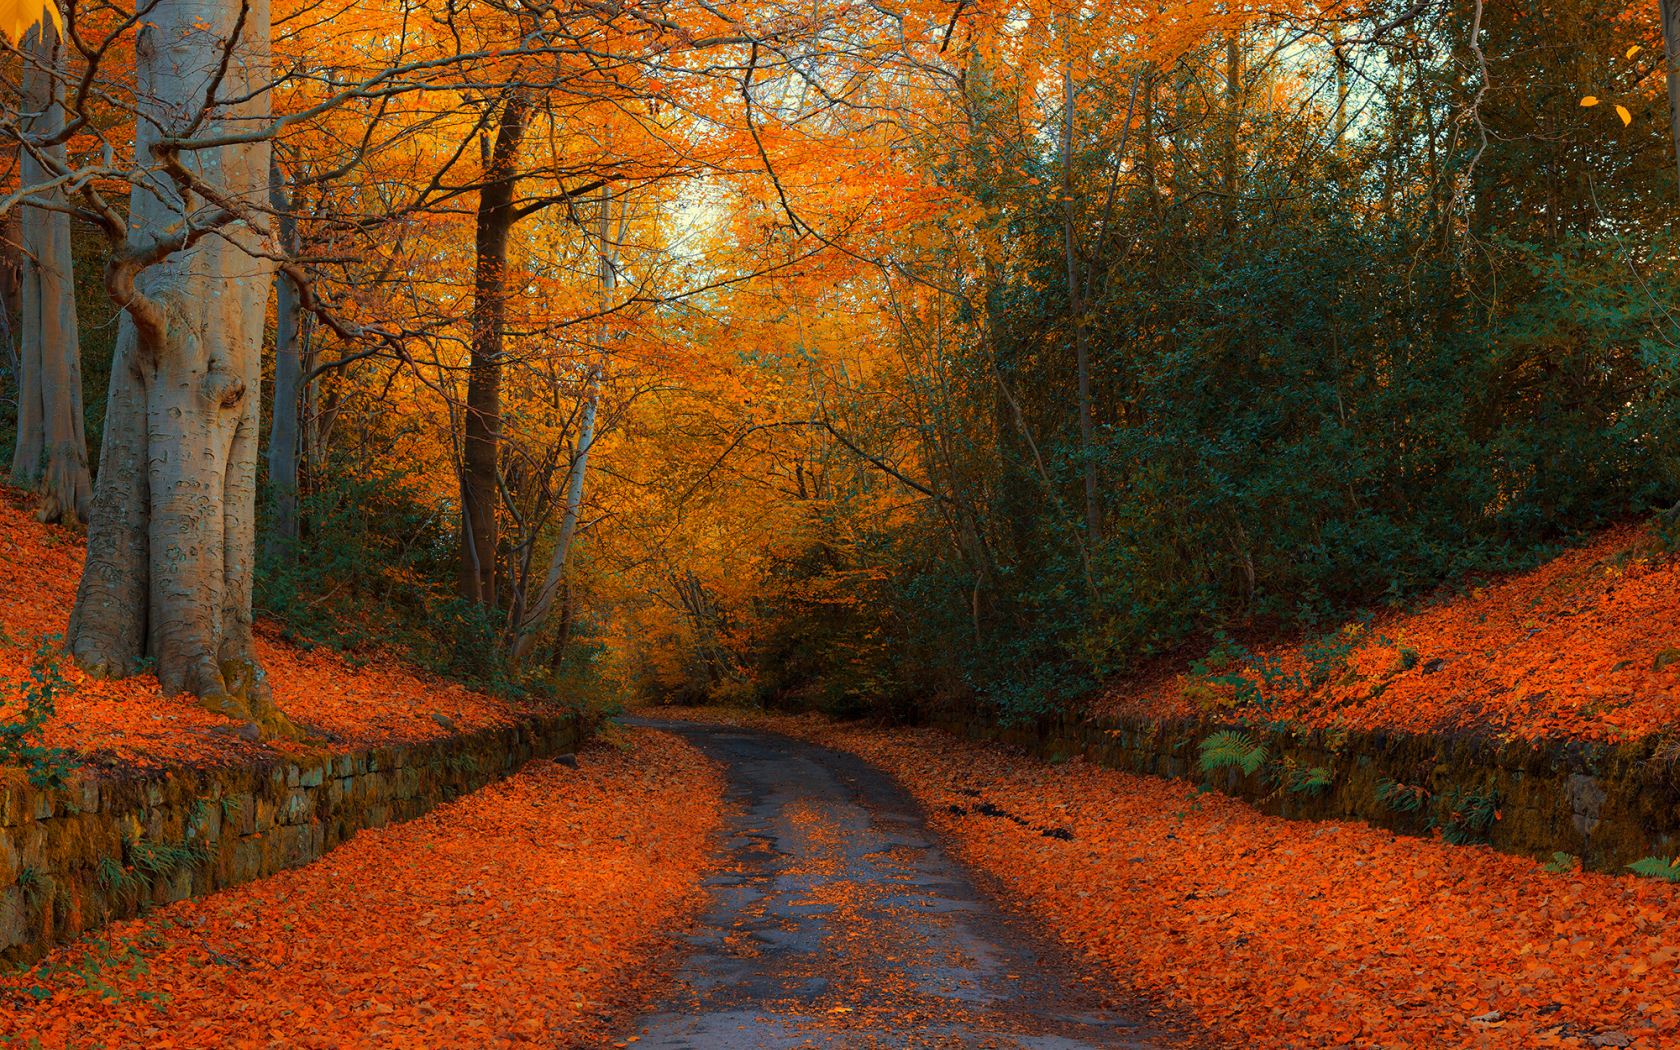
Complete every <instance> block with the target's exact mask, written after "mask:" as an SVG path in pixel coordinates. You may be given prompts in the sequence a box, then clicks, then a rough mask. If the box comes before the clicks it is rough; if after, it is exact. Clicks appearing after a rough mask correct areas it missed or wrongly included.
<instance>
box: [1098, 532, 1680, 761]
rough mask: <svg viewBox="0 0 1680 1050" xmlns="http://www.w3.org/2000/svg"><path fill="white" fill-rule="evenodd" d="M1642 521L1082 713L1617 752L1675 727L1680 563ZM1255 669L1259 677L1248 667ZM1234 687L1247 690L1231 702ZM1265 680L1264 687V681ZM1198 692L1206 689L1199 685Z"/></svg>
mask: <svg viewBox="0 0 1680 1050" xmlns="http://www.w3.org/2000/svg"><path fill="white" fill-rule="evenodd" d="M1668 548H1669V544H1668V543H1666V542H1664V540H1663V538H1662V537H1661V536H1660V535H1659V534H1656V533H1654V532H1653V531H1652V530H1651V529H1650V528H1649V527H1648V526H1646V525H1644V524H1629V525H1623V526H1619V527H1617V528H1613V529H1609V530H1607V531H1605V532H1603V533H1601V534H1599V535H1598V536H1597V537H1595V538H1594V539H1593V540H1592V541H1591V542H1589V543H1586V544H1585V545H1583V546H1581V547H1579V548H1577V549H1575V550H1572V551H1569V552H1567V553H1565V554H1563V555H1561V556H1559V557H1557V558H1555V559H1553V560H1552V561H1550V562H1548V563H1546V564H1545V565H1542V566H1540V567H1539V568H1537V569H1535V570H1534V571H1532V572H1526V573H1520V574H1515V575H1511V576H1505V577H1502V578H1498V579H1489V580H1486V581H1483V582H1482V583H1481V584H1479V585H1474V586H1470V587H1468V588H1466V589H1464V590H1463V591H1462V592H1461V593H1450V592H1442V593H1441V594H1440V595H1439V596H1437V598H1435V599H1434V600H1431V601H1427V602H1424V603H1423V604H1422V607H1421V608H1418V609H1416V610H1415V611H1399V610H1391V611H1388V612H1385V613H1383V614H1382V615H1379V616H1376V617H1373V618H1372V619H1371V620H1370V621H1369V622H1367V623H1363V624H1360V623H1353V624H1349V625H1347V626H1346V627H1344V628H1343V629H1342V630H1340V631H1336V632H1332V633H1331V634H1330V635H1328V636H1325V637H1320V638H1316V639H1310V640H1306V641H1297V642H1293V643H1288V644H1280V645H1272V646H1264V647H1260V648H1258V649H1257V650H1256V651H1255V652H1253V653H1246V654H1229V655H1230V656H1231V662H1228V663H1220V662H1218V661H1212V662H1210V663H1209V664H1208V665H1206V666H1205V670H1206V671H1207V674H1204V675H1202V676H1200V677H1201V680H1200V681H1198V680H1197V676H1195V675H1192V674H1188V673H1187V672H1189V671H1190V670H1191V669H1190V667H1189V666H1188V664H1189V662H1188V661H1187V660H1186V659H1184V658H1183V657H1182V656H1178V657H1162V658H1160V659H1158V660H1156V661H1155V662H1154V664H1153V665H1152V666H1151V668H1150V669H1148V670H1147V671H1146V672H1145V673H1143V674H1139V675H1136V676H1131V677H1127V678H1122V679H1118V680H1116V681H1114V682H1112V683H1110V684H1109V685H1108V686H1107V687H1105V689H1104V690H1103V691H1102V692H1101V694H1100V696H1099V698H1098V699H1097V700H1096V702H1095V703H1093V704H1092V705H1091V707H1092V711H1093V713H1099V714H1110V715H1121V716H1130V717H1134V718H1141V719H1144V720H1146V721H1162V720H1167V719H1181V718H1188V719H1196V718H1200V717H1204V716H1212V717H1215V718H1221V719H1230V718H1234V717H1237V716H1241V715H1251V716H1254V717H1261V718H1264V719H1266V720H1272V721H1289V722H1293V723H1295V724H1298V725H1303V726H1310V727H1315V728H1316V727H1323V728H1330V727H1338V728H1345V729H1352V730H1359V729H1366V730H1400V731H1409V732H1416V733H1443V732H1445V733H1462V732H1470V733H1473V734H1477V735H1482V736H1487V737H1500V738H1505V739H1541V738H1572V739H1580V740H1589V739H1590V740H1605V741H1611V742H1619V741H1623V740H1628V739H1633V738H1637V737H1640V736H1645V735H1648V734H1652V733H1656V732H1660V731H1664V730H1668V729H1672V728H1674V727H1675V726H1676V724H1677V722H1680V717H1677V716H1680V712H1677V703H1676V701H1677V699H1680V558H1677V557H1676V554H1675V551H1674V550H1672V549H1668ZM1262 664H1264V665H1267V671H1265V672H1262V671H1261V670H1260V666H1261V665H1262ZM1236 675H1241V676H1242V677H1243V678H1244V679H1245V680H1246V681H1247V682H1248V683H1249V687H1248V689H1247V690H1245V692H1247V695H1246V696H1239V695H1238V693H1239V690H1238V688H1237V686H1236V684H1235V683H1234V682H1231V681H1229V680H1227V681H1223V682H1222V681H1219V679H1220V678H1227V679H1228V678H1229V677H1234V676H1236ZM1268 678H1269V679H1270V680H1269V681H1268ZM1210 679H1211V680H1210Z"/></svg>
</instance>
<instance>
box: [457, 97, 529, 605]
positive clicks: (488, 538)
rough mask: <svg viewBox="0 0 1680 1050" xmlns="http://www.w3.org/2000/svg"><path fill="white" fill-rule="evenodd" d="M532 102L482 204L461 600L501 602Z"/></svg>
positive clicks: (500, 147)
mask: <svg viewBox="0 0 1680 1050" xmlns="http://www.w3.org/2000/svg"><path fill="white" fill-rule="evenodd" d="M526 105H527V102H526V100H525V98H524V97H523V96H522V95H519V94H517V93H515V94H512V95H509V96H508V99H507V101H506V102H505V103H504V104H503V106H502V116H501V120H500V121H499V122H498V126H497V128H496V145H495V148H494V150H492V151H491V154H490V156H489V158H488V160H489V163H488V164H487V165H486V169H487V170H486V171H485V175H484V177H485V182H486V185H485V187H484V189H483V190H482V191H480V193H479V198H478V228H477V232H476V236H475V244H474V247H475V251H476V259H475V265H476V267H477V274H476V281H475V285H474V289H473V311H472V351H471V352H472V358H471V361H470V362H469V364H468V368H467V413H466V434H465V440H464V441H463V442H462V446H463V447H462V468H461V570H460V586H461V597H463V598H465V599H466V600H467V601H469V602H482V603H484V604H487V605H494V604H495V603H496V538H497V535H496V500H497V492H496V458H497V455H498V454H499V453H500V451H501V441H502V333H503V330H504V328H505V326H506V323H507V257H508V235H509V234H510V233H511V232H512V230H513V224H514V222H516V221H517V220H518V215H517V214H516V213H515V211H514V207H513V197H514V191H515V189H516V188H517V187H518V183H519V179H518V176H517V175H516V174H515V172H514V166H515V161H516V160H517V158H518V155H519V148H520V145H521V143H522V142H523V141H524V138H525V111H526Z"/></svg>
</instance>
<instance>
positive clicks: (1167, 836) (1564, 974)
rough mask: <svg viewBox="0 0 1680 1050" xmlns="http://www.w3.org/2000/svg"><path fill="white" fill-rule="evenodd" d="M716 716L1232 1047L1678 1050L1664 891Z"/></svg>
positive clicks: (1357, 827)
mask: <svg viewBox="0 0 1680 1050" xmlns="http://www.w3.org/2000/svg"><path fill="white" fill-rule="evenodd" d="M659 717H665V718H669V717H692V718H696V719H700V720H710V721H715V720H718V719H719V718H720V712H719V711H717V710H715V709H713V710H696V711H693V712H683V711H680V710H676V709H669V708H662V709H660V711H659ZM722 717H723V719H724V720H732V721H740V722H746V723H749V724H752V725H755V726H759V727H762V728H768V729H774V730H777V731H780V732H784V733H788V734H789V735H793V736H799V737H802V738H804V739H808V740H812V741H814V742H817V743H821V744H824V745H826V746H829V747H834V748H838V749H841V750H847V751H851V752H853V753H856V754H858V755H861V756H862V757H864V758H866V759H867V760H869V761H870V762H871V763H873V764H875V765H876V766H878V767H880V768H882V769H884V770H886V771H888V772H890V773H891V774H893V775H894V776H896V777H898V778H899V779H900V780H901V781H902V782H903V783H904V784H905V785H906V786H907V787H908V788H909V789H910V790H911V791H912V792H913V793H914V794H915V795H916V797H917V798H918V800H919V801H920V802H921V803H922V805H923V807H924V809H925V811H926V812H927V814H928V820H929V824H930V825H931V826H932V827H933V828H934V829H935V830H937V831H938V832H939V833H940V834H941V836H942V837H943V838H944V840H945V841H946V843H947V844H948V846H950V847H952V848H954V849H955V851H956V852H957V854H958V855H959V856H961V857H962V858H963V859H964V860H965V861H966V862H968V863H969V864H970V865H972V866H973V867H974V868H976V869H977V870H979V871H980V872H982V873H984V874H985V875H986V876H988V877H989V878H990V879H991V880H992V882H993V884H994V885H995V886H996V887H998V889H999V890H1000V892H1001V893H1002V895H1003V896H1004V898H1005V899H1006V900H1007V901H1011V902H1013V903H1015V904H1017V905H1019V906H1020V907H1024V908H1026V909H1028V910H1029V911H1030V912H1031V913H1033V914H1034V915H1036V916H1037V917H1038V918H1040V919H1041V920H1042V921H1043V922H1044V923H1045V924H1046V925H1047V926H1049V927H1050V928H1051V929H1053V930H1054V931H1055V933H1056V934H1057V935H1058V936H1059V937H1061V938H1062V940H1063V941H1064V942H1066V943H1067V944H1068V945H1069V946H1070V947H1072V948H1073V949H1074V950H1076V951H1078V952H1080V953H1082V954H1084V955H1086V956H1087V957H1088V958H1089V959H1091V960H1092V961H1093V962H1095V963H1096V964H1097V965H1099V966H1106V967H1111V968H1112V971H1113V974H1114V979H1115V984H1116V986H1117V987H1118V988H1129V989H1136V990H1138V991H1141V992H1144V993H1146V994H1148V995H1150V996H1151V997H1153V998H1155V999H1156V1000H1157V1001H1158V1002H1159V1003H1160V1004H1161V1008H1162V1010H1163V1011H1169V1012H1172V1011H1176V1010H1178V1009H1188V1010H1189V1011H1190V1012H1191V1013H1192V1014H1193V1016H1194V1017H1195V1018H1196V1019H1197V1023H1198V1024H1200V1025H1201V1026H1203V1027H1205V1028H1206V1029H1207V1030H1209V1031H1210V1032H1211V1033H1213V1034H1214V1035H1215V1037H1216V1038H1218V1039H1220V1040H1222V1041H1224V1042H1225V1043H1226V1044H1228V1045H1231V1046H1244V1047H1271V1048H1288V1047H1317V1046H1345V1047H1384V1048H1390V1050H1393V1048H1399V1047H1417V1048H1422V1047H1483V1046H1487V1047H1513V1048H1514V1047H1531V1046H1578V1047H1592V1046H1597V1045H1631V1046H1635V1047H1658V1046H1673V1045H1677V1044H1680V972H1677V964H1680V940H1677V939H1676V938H1675V936H1674V934H1673V930H1674V929H1675V925H1676V923H1680V887H1675V886H1671V885H1669V884H1666V883H1662V882H1656V881H1651V880H1645V879H1639V878H1632V877H1626V878H1615V877H1610V876H1605V875H1595V874H1588V873H1582V872H1580V871H1579V870H1576V871H1574V872H1570V873H1564V874H1551V873H1548V872H1546V871H1544V870H1542V868H1541V866H1540V865H1539V864H1537V863H1535V862H1534V861H1531V860H1526V859H1523V858H1519V857H1509V856H1505V855H1503V854H1500V853H1496V852H1494V851H1493V850H1491V849H1489V848H1487V847H1484V846H1475V847H1457V846H1448V845H1445V844H1444V843H1442V842H1440V841H1439V840H1431V839H1421V838H1410V837H1406V836H1397V835H1394V834H1392V833H1390V832H1387V831H1383V830H1378V829H1373V828H1368V827H1366V826H1364V825H1363V824H1348V823H1341V822H1322V823H1316V822H1315V823H1306V822H1292V821H1286V820H1282V819H1280V818H1276V817H1270V816H1266V815H1265V814H1262V813H1259V812H1258V811H1256V810H1254V809H1251V808H1250V807H1248V806H1247V805H1245V804H1244V803H1242V802H1240V801H1238V800H1235V799H1231V798H1227V797H1225V796H1224V795H1221V794H1218V793H1210V794H1203V795H1198V794H1197V793H1196V792H1195V789H1194V788H1192V787H1190V786H1188V785H1186V784H1185V783H1184V782H1182V781H1164V780H1157V779H1153V778H1142V777H1135V776H1131V775H1129V774H1125V773H1119V772H1115V771H1113V770H1105V769H1099V768H1096V767H1093V766H1089V765H1087V764H1085V763H1082V762H1077V761H1075V762H1070V763H1065V764H1062V765H1056V766H1050V765H1046V764H1044V763H1042V762H1039V761H1038V760H1036V759H1033V758H1030V757H1026V756H1024V755H1021V754H1019V753H1016V752H1014V751H1013V750H1012V749H1008V748H1004V747H1000V746H997V745H992V744H979V743H972V742H967V741H959V740H956V739H954V738H952V737H950V736H948V735H946V734H944V733H940V732H937V731H928V730H903V729H900V730H881V729H872V728H866V727H863V726H860V725H856V724H852V725H837V726H829V725H826V724H824V723H822V722H820V721H819V720H816V719H814V718H786V717H783V718H755V717H746V716H741V715H739V713H736V714H734V715H729V714H723V715H722ZM982 805H989V806H990V807H992V808H995V809H996V810H999V811H1001V812H1000V813H999V814H998V815H993V816H987V815H985V814H983V813H981V812H980V807H981V806H982ZM953 807H955V809H953ZM957 810H961V811H962V812H961V813H960V814H959V813H958V812H957ZM1009 817H1014V818H1018V819H1008V818H1009ZM1044 829H1051V830H1054V829H1062V830H1065V831H1066V832H1067V833H1069V834H1070V835H1071V836H1072V837H1071V838H1070V839H1067V840H1065V841H1064V840H1062V839H1060V838H1057V837H1053V836H1050V835H1046V834H1045V833H1044ZM1623 1036H1625V1037H1626V1039H1627V1042H1626V1043H1625V1044H1624V1043H1622V1042H1621V1037H1623Z"/></svg>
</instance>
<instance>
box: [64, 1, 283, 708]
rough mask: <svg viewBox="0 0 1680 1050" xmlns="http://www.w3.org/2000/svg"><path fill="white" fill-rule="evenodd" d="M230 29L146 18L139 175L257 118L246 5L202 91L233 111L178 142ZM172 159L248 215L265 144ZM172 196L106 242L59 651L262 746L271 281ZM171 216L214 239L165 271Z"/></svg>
mask: <svg viewBox="0 0 1680 1050" xmlns="http://www.w3.org/2000/svg"><path fill="white" fill-rule="evenodd" d="M238 14H239V7H238V5H236V4H231V3H229V2H228V0H163V2H161V3H159V4H158V5H157V7H155V8H153V9H152V11H151V13H150V14H149V15H148V16H147V25H146V26H144V27H143V28H142V29H141V30H140V33H139V34H138V36H137V37H136V40H135V75H136V81H137V91H136V95H135V97H136V98H137V99H139V100H141V101H140V103H139V108H140V119H139V121H138V128H137V131H136V134H135V153H136V156H137V158H138V162H139V163H140V164H142V165H146V166H151V165H153V164H155V163H157V162H158V160H159V156H158V155H156V154H154V152H153V150H152V146H153V145H154V143H158V142H159V139H160V136H161V135H165V134H169V133H181V132H186V131H188V130H192V131H194V132H196V133H197V134H200V135H217V134H227V133H235V132H240V131H245V130H248V129H250V128H252V127H258V126H261V124H262V122H264V121H265V119H266V118H267V116H268V114H269V105H270V102H269V96H268V93H267V87H268V84H269V9H268V4H267V3H266V2H265V0H253V2H252V3H251V4H250V7H249V11H248V14H247V16H246V19H245V25H244V28H243V32H242V34H241V35H240V37H239V38H238V39H237V41H236V42H235V43H234V44H233V45H232V46H231V54H229V55H226V56H225V57H226V71H225V73H224V74H223V75H222V79H221V83H220V86H219V88H218V89H217V97H219V98H227V99H235V100H238V101H236V102H233V103H230V104H227V105H219V106H217V107H216V108H215V109H214V110H213V111H212V112H211V113H210V114H209V116H208V118H207V119H206V120H205V121H204V123H203V124H202V125H199V126H198V127H197V128H193V127H192V124H193V120H194V117H195V116H196V115H197V113H198V112H199V110H200V107H201V106H202V104H203V99H204V97H205V92H206V90H207V88H208V81H209V79H210V78H211V77H213V76H215V75H216V74H217V68H218V66H219V65H221V64H222V63H223V60H224V52H225V51H226V50H228V49H227V48H226V47H225V46H224V45H225V42H227V41H230V40H233V39H234V38H235V24H236V20H237V19H238ZM175 156H177V155H175V154H173V153H171V152H170V151H168V150H167V149H164V152H163V157H164V158H173V157H175ZM178 158H179V160H178V162H179V163H180V164H181V165H182V167H184V168H185V169H187V170H188V171H191V172H192V173H193V174H194V175H195V176H196V177H197V178H198V179H200V180H202V182H204V183H205V184H207V185H208V186H209V187H213V188H214V189H215V191H216V192H217V193H219V194H220V195H222V197H223V198H224V199H225V200H226V201H228V202H230V203H231V204H232V205H233V206H234V207H237V208H247V209H249V213H250V214H258V213H259V212H260V208H261V205H262V202H263V200H264V198H265V195H266V189H267V183H268V164H269V145H268V143H267V142H255V143H243V144H237V145H226V146H221V147H217V148H214V149H203V150H186V151H182V152H181V153H180V154H179V155H178ZM176 185H177V184H176V183H175V182H173V181H170V180H166V179H164V178H162V177H159V178H157V179H154V180H153V181H151V182H150V183H149V184H148V185H139V184H137V185H136V186H135V188H134V190H133V192H132V194H131V196H130V199H129V224H130V226H129V232H128V236H127V238H126V239H120V238H118V237H117V235H116V234H114V233H113V235H112V236H113V241H114V244H113V251H112V254H111V256H110V258H109V260H108V261H107V263H106V266H105V287H106V289H107V291H108V292H109V293H110V295H111V298H112V300H113V301H114V302H115V303H116V304H117V305H118V306H120V307H122V308H123V312H122V314H121V315H120V321H119V326H118V331H117V346H116V353H115V355H114V358H113V361H112V367H111V392H110V398H109V401H108V405H107V409H106V430H105V441H104V445H103V449H102V452H101V455H100V467H99V479H98V484H97V486H96V488H95V490H94V500H93V516H92V521H91V523H90V525H89V527H88V555H87V564H86V567H85V568H84V570H83V572H82V582H81V587H80V589H79V591H78V592H77V595H76V607H75V609H74V610H73V611H72V613H71V616H70V625H69V631H68V637H69V648H70V650H71V652H72V653H74V655H75V657H76V659H77V661H78V662H79V663H80V664H81V665H82V667H84V668H85V669H86V670H87V671H89V673H92V674H95V675H101V676H112V677H121V676H125V675H130V674H133V673H135V672H136V671H138V670H140V669H141V668H142V667H144V666H145V665H146V663H147V662H154V663H155V668H156V671H157V676H158V684H159V686H160V687H161V689H162V692H163V693H164V694H165V695H169V694H174V693H179V692H183V691H185V692H191V693H194V694H196V695H198V696H199V697H200V700H201V703H202V704H203V706H205V707H207V708H209V709H211V710H214V711H220V712H222V713H224V714H227V715H229V716H230V717H233V718H236V719H240V720H242V721H252V722H256V723H258V724H259V725H260V726H261V727H262V728H263V730H264V731H265V733H267V734H278V735H286V736H296V735H298V734H297V731H296V730H295V729H294V728H293V727H292V726H291V724H290V723H289V722H288V721H287V720H286V718H285V716H284V715H282V714H280V713H279V712H278V711H277V710H276V709H275V708H274V707H273V704H272V703H271V701H270V690H269V688H268V682H267V678H266V676H265V675H264V673H263V671H262V668H261V667H260V665H259V664H258V663H257V661H256V658H255V655H254V653H253V652H252V648H251V576H252V570H253V561H254V557H253V556H254V554H255V550H254V544H255V535H254V521H253V519H254V517H255V511H256V476H257V471H256V466H257V422H258V406H259V403H260V400H261V382H262V360H261V355H262V341H263V327H264V321H265V316H264V315H265V313H266V307H267V301H268V289H269V285H270V283H271V282H272V278H273V273H274V264H273V263H272V262H271V261H269V260H267V259H264V258H262V257H261V255H260V254H259V253H268V252H269V251H270V249H271V246H270V245H267V244H265V243H264V240H265V239H264V238H262V237H260V236H259V235H258V233H257V232H256V231H255V230H254V229H253V228H252V226H251V225H250V224H249V223H247V222H245V221H242V220H233V221H228V218H227V216H226V215H225V213H224V212H223V209H221V208H217V207H208V206H206V204H205V202H204V199H203V197H202V196H201V195H199V194H194V195H193V196H192V198H191V199H190V200H189V201H188V202H185V203H184V202H183V200H182V197H181V196H180V195H179V193H178V192H177V190H176ZM183 208H185V209H188V210H190V211H191V212H192V218H193V219H194V220H195V222H194V225H195V226H197V227H199V228H203V227H206V226H215V227H217V228H216V230H215V233H214V234H212V235H209V236H201V237H199V238H198V239H196V240H188V241H187V242H186V243H185V244H184V245H179V244H178V245H176V246H175V247H177V248H178V249H179V250H175V251H173V253H172V254H167V253H165V252H163V251H161V250H154V249H153V247H152V246H153V244H154V242H155V241H158V240H162V239H166V238H168V237H170V236H173V235H174V231H177V230H180V229H181V226H180V224H181V220H182V211H183ZM135 245H138V246H139V247H135Z"/></svg>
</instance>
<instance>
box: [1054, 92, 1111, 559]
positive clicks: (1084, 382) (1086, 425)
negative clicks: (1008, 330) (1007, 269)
mask: <svg viewBox="0 0 1680 1050" xmlns="http://www.w3.org/2000/svg"><path fill="white" fill-rule="evenodd" d="M1062 93H1063V96H1064V97H1063V103H1062V104H1063V105H1064V106H1065V107H1066V111H1065V112H1064V113H1063V115H1062V242H1063V243H1062V247H1063V249H1064V251H1065V253H1066V255H1067V291H1068V324H1069V326H1071V327H1072V328H1073V358H1074V365H1075V368H1076V369H1077V371H1078V373H1079V377H1078V382H1079V449H1080V452H1081V453H1082V454H1083V456H1084V459H1085V531H1086V532H1088V533H1089V534H1090V536H1091V539H1092V540H1093V541H1095V540H1096V539H1097V538H1098V537H1100V536H1101V535H1102V509H1101V507H1100V505H1099V504H1098V503H1097V450H1096V442H1095V435H1094V426H1093V423H1092V419H1091V352H1090V348H1089V347H1087V346H1086V345H1085V319H1084V317H1083V316H1082V315H1081V313H1080V301H1079V244H1078V237H1077V235H1076V233H1075V230H1074V208H1073V205H1074V201H1073V112H1074V110H1073V101H1074V87H1073V76H1072V75H1071V74H1064V75H1063V77H1062ZM1107 233H1108V231H1106V230H1105V231H1103V235H1104V236H1107Z"/></svg>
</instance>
